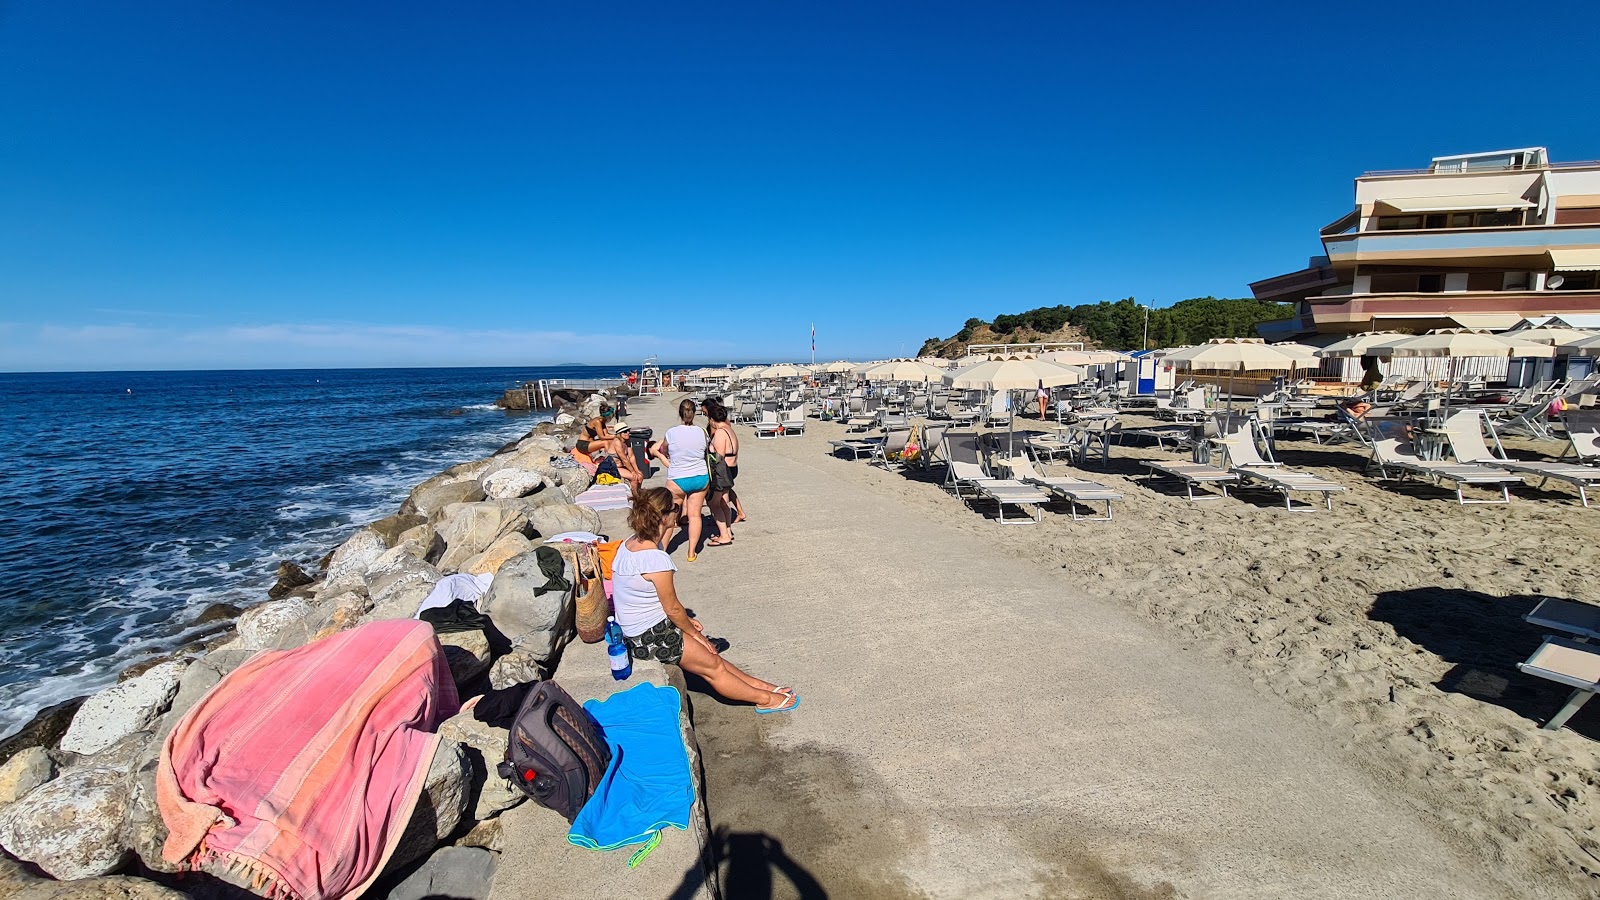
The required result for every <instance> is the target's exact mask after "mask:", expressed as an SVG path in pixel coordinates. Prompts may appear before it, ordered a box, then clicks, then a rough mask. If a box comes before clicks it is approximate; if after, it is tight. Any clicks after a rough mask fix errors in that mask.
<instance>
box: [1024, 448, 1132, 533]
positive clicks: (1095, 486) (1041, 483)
mask: <svg viewBox="0 0 1600 900" xmlns="http://www.w3.org/2000/svg"><path fill="white" fill-rule="evenodd" d="M996 462H998V463H999V464H1000V465H1001V466H1004V467H1005V468H1006V469H1008V470H1010V472H1011V477H1013V478H1015V479H1017V480H1019V481H1021V482H1023V483H1024V484H1031V485H1034V486H1036V487H1041V488H1044V489H1045V490H1047V491H1049V492H1050V493H1052V494H1054V495H1056V496H1058V497H1061V498H1063V499H1065V500H1067V501H1068V503H1067V505H1069V506H1071V507H1072V521H1074V522H1109V521H1111V501H1113V500H1121V499H1122V494H1120V493H1118V492H1117V491H1115V490H1112V489H1111V488H1108V487H1106V486H1105V485H1103V484H1099V483H1097V482H1093V481H1083V480H1080V479H1077V478H1050V477H1044V476H1041V475H1040V474H1039V473H1038V472H1037V471H1035V470H1034V468H1033V463H1031V462H1029V461H1028V458H1027V457H1026V456H1012V457H1008V458H1004V459H999V460H996ZM1100 502H1104V503H1105V505H1106V514H1105V515H1103V516H1080V515H1078V504H1080V503H1081V504H1083V505H1084V506H1090V504H1092V503H1100ZM1090 508H1091V509H1092V508H1093V507H1090Z"/></svg>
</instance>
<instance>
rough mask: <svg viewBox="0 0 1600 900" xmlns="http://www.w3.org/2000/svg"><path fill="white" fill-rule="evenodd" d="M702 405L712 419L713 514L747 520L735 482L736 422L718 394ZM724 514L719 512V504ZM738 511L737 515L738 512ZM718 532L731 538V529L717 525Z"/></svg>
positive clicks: (732, 520)
mask: <svg viewBox="0 0 1600 900" xmlns="http://www.w3.org/2000/svg"><path fill="white" fill-rule="evenodd" d="M700 409H701V410H702V411H704V412H705V414H706V419H707V421H708V422H709V423H710V424H709V425H708V426H707V429H708V433H709V434H710V435H711V453H712V457H713V459H712V465H711V516H712V518H714V519H720V520H721V521H725V522H727V523H728V524H729V525H737V524H739V523H740V522H743V521H744V520H745V515H744V504H743V503H740V502H739V492H738V491H736V490H734V486H733V485H734V482H735V481H736V480H738V478H739V435H738V434H736V433H735V432H734V430H733V423H731V422H729V421H728V408H727V407H726V406H723V405H722V401H721V400H718V399H717V398H715V397H708V398H706V400H705V402H704V403H701V404H700ZM719 506H720V507H721V508H722V514H721V515H720V516H719V515H718V513H717V509H718V507H719ZM735 514H737V515H735ZM718 532H719V533H721V534H723V535H725V536H726V537H727V538H728V540H729V541H730V542H731V541H732V540H733V536H732V533H731V532H723V531H722V529H721V527H720V526H719V527H718Z"/></svg>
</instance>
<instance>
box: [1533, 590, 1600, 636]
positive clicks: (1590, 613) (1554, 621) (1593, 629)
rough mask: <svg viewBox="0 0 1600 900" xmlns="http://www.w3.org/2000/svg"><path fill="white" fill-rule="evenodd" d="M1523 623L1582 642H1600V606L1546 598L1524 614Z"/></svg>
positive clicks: (1557, 598)
mask: <svg viewBox="0 0 1600 900" xmlns="http://www.w3.org/2000/svg"><path fill="white" fill-rule="evenodd" d="M1522 621H1524V622H1527V623H1528V624H1529V625H1537V626H1539V627H1540V628H1553V629H1555V630H1556V631H1564V632H1566V633H1567V634H1571V635H1576V636H1577V639H1578V640H1580V641H1589V640H1600V606H1590V605H1589V604H1587V603H1578V602H1577V601H1574V600H1562V599H1561V598H1559V597H1546V598H1544V599H1543V600H1540V601H1539V605H1538V606H1535V607H1534V608H1533V609H1531V610H1529V611H1528V612H1527V613H1526V614H1524V615H1523V617H1522Z"/></svg>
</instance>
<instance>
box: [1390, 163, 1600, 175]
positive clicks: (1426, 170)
mask: <svg viewBox="0 0 1600 900" xmlns="http://www.w3.org/2000/svg"><path fill="white" fill-rule="evenodd" d="M1546 169H1600V159H1589V160H1580V161H1578V162H1553V163H1540V164H1537V165H1527V164H1522V165H1505V166H1480V167H1476V168H1471V169H1447V170H1444V171H1438V170H1435V169H1434V168H1433V167H1432V166H1425V167H1423V168H1420V169H1374V170H1373V171H1371V172H1362V173H1361V177H1362V178H1387V177H1390V176H1394V175H1481V174H1483V173H1484V172H1538V171H1542V170H1546Z"/></svg>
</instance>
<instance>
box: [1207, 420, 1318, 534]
mask: <svg viewBox="0 0 1600 900" xmlns="http://www.w3.org/2000/svg"><path fill="white" fill-rule="evenodd" d="M1214 440H1215V442H1216V444H1217V445H1218V447H1219V448H1220V449H1221V450H1222V452H1223V453H1224V454H1226V456H1227V460H1228V471H1230V472H1232V473H1234V474H1235V475H1238V476H1239V477H1240V478H1241V479H1243V480H1244V481H1246V482H1251V483H1254V484H1257V485H1261V486H1263V487H1265V488H1267V489H1268V490H1273V491H1277V492H1278V493H1280V494H1282V495H1283V508H1284V509H1287V510H1289V511H1291V512H1298V511H1304V512H1309V511H1312V510H1315V509H1316V505H1315V504H1311V505H1308V506H1304V507H1300V508H1298V509H1296V507H1295V505H1294V501H1293V500H1292V499H1291V497H1290V495H1291V494H1292V493H1294V492H1295V491H1302V492H1306V493H1313V494H1321V495H1322V503H1323V505H1324V506H1326V507H1327V508H1328V509H1333V495H1334V494H1341V493H1344V491H1345V490H1346V488H1345V486H1344V485H1342V484H1336V483H1334V482H1332V481H1329V480H1327V479H1325V478H1321V477H1318V476H1316V475H1313V474H1311V473H1310V472H1301V471H1299V470H1297V469H1291V468H1289V467H1288V466H1285V465H1283V464H1282V463H1278V462H1273V461H1272V460H1269V459H1264V458H1262V456H1261V451H1260V450H1258V449H1257V448H1256V441H1255V434H1254V431H1253V427H1252V426H1251V425H1250V423H1249V422H1248V420H1246V423H1245V425H1244V426H1243V427H1241V428H1238V429H1236V430H1234V431H1232V432H1231V433H1228V434H1225V435H1223V436H1222V437H1219V438H1215V439H1214Z"/></svg>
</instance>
